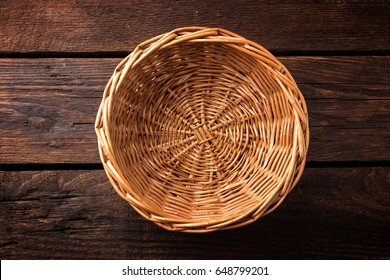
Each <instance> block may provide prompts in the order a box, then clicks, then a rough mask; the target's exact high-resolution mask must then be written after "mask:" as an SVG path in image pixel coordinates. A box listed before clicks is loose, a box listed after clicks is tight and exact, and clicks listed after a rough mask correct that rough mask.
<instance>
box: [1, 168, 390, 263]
mask: <svg viewBox="0 0 390 280" xmlns="http://www.w3.org/2000/svg"><path fill="white" fill-rule="evenodd" d="M389 173H390V168H388V167H387V168H384V167H379V168H307V169H306V170H305V174H304V176H303V178H302V179H301V181H300V183H299V184H298V185H297V189H296V190H295V191H294V192H292V193H291V194H290V195H289V197H288V198H287V200H286V201H285V203H283V205H282V206H281V207H280V208H278V209H277V210H276V212H274V213H273V214H270V215H268V216H266V217H264V218H263V219H262V220H261V221H258V222H256V223H254V224H251V225H249V226H246V227H243V228H239V229H235V230H229V231H221V232H214V233H210V234H186V233H175V232H169V231H166V230H164V229H161V228H159V227H158V226H156V225H154V224H153V223H150V222H149V221H146V220H144V219H143V218H142V217H140V216H139V215H138V214H137V213H136V212H135V211H134V210H132V209H131V208H130V207H129V206H128V205H127V204H126V202H124V201H122V200H121V199H120V198H119V197H118V195H116V193H115V192H114V191H113V190H112V189H111V187H110V185H109V183H108V182H107V179H106V175H105V173H104V171H102V170H99V171H96V170H87V171H86V170H67V171H23V172H21V171H16V172H1V173H0V179H1V181H2V184H3V186H2V193H1V196H0V209H1V211H2V213H4V212H5V213H7V215H3V217H2V220H1V222H2V223H3V224H4V225H5V226H4V227H2V228H1V229H0V234H1V236H2V238H3V240H2V242H1V243H0V252H2V255H3V257H4V258H67V259H68V258H71V259H72V258H77V259H84V258H93V259H94V258H98V259H100V258H113V259H116V258H121V259H122V258H123V259H133V258H135V259H143V258H146V259H172V258H174V259H176V258H177V259H198V258H201V259H215V258H217V259H225V258H228V259H240V258H244V259H247V258H256V259H263V258H266V259H270V258H287V259H290V258H314V259H317V258H329V256H330V255H332V257H334V258H360V257H362V256H364V257H367V258H372V257H374V258H386V257H388V253H389V247H390V239H389V238H388V237H389V232H390V216H389V215H388V214H389V211H390V205H389V200H390V191H389V188H388V184H389V183H390V174H389ZM386 184H387V185H386ZM15 186H17V188H16V187H15Z"/></svg>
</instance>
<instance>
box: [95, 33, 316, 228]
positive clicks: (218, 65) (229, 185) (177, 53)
mask: <svg viewBox="0 0 390 280" xmlns="http://www.w3.org/2000/svg"><path fill="white" fill-rule="evenodd" d="M96 133H97V135H98V142H99V151H100V156H101V159H102V162H103V165H104V169H105V171H106V173H107V175H108V178H109V179H110V181H111V183H112V185H113V187H114V188H115V190H116V191H117V192H118V194H119V195H120V196H121V197H122V198H123V199H125V200H126V201H127V202H128V203H130V204H131V205H132V206H133V207H134V209H135V210H137V211H138V212H139V213H140V214H141V215H142V216H143V217H145V218H146V219H148V220H151V221H153V222H155V223H156V224H158V225H159V226H161V227H163V228H165V229H169V230H176V231H186V232H208V231H214V230H221V229H229V228H235V227H240V226H243V225H246V224H249V223H252V222H253V221H255V220H256V219H258V218H259V217H261V216H264V215H267V214H268V213H270V212H272V211H273V210H274V209H275V208H276V207H278V205H280V203H281V202H282V201H283V200H284V198H285V197H286V195H287V194H288V193H289V192H290V191H291V189H292V188H293V187H294V186H295V185H296V183H297V181H298V180H299V178H300V177H301V174H302V172H303V169H304V165H305V161H306V153H307V148H308V143H309V130H308V117H307V109H306V104H305V101H304V98H303V96H302V94H301V92H300V91H299V89H298V88H297V85H296V83H295V82H294V79H293V78H292V76H291V75H290V73H289V72H288V70H287V69H286V68H285V67H284V66H283V65H282V64H281V63H280V62H279V61H278V60H277V59H276V58H275V57H274V56H273V55H272V54H270V53H269V52H268V51H267V50H266V49H264V48H263V47H261V46H259V45H258V44H256V43H254V42H251V41H249V40H247V39H245V38H243V37H241V36H238V35H236V34H234V33H232V32H230V31H227V30H224V29H220V28H203V27H185V28H179V29H176V30H173V31H171V32H169V33H166V34H162V35H160V36H157V37H155V38H152V39H150V40H147V41H145V42H143V43H142V44H140V45H139V46H137V47H136V49H135V50H134V51H133V52H132V53H131V54H130V55H129V56H128V57H127V58H125V59H124V60H123V61H122V62H121V63H120V64H119V65H118V66H117V67H116V69H115V71H114V74H113V76H112V77H111V79H110V81H109V82H108V84H107V87H106V89H105V92H104V95H103V100H102V103H101V106H100V109H99V112H98V115H97V119H96Z"/></svg>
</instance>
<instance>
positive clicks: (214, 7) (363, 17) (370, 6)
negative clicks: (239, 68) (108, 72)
mask: <svg viewBox="0 0 390 280" xmlns="http://www.w3.org/2000/svg"><path fill="white" fill-rule="evenodd" d="M389 11H390V4H389V1H381V0H369V1H363V0H359V1H315V2H313V1H309V0H306V1H300V2H299V5H297V3H296V1H291V0H287V1H279V0H278V1H277V0H267V1H255V0H246V1H240V3H239V4H237V1H233V0H227V1H226V0H218V1H214V2H213V4H210V3H209V2H208V1H184V0H180V1H169V2H166V1H163V2H161V1H160V2H159V1H116V0H106V1H100V0H89V1H66V2H64V1H56V0H50V1H46V0H35V1H22V0H18V1H15V0H6V1H1V2H0V15H1V16H0V26H1V27H2V28H1V29H0V38H2V39H1V40H2V43H1V45H0V52H8V53H19V52H32V53H34V52H117V51H120V52H128V51H129V50H132V49H134V47H135V46H136V45H137V44H139V43H141V42H143V41H144V40H146V39H149V38H151V37H153V36H156V35H158V34H161V33H164V32H167V31H170V30H172V29H174V28H177V27H182V26H189V25H202V26H217V27H223V28H226V29H229V30H232V31H234V32H236V33H239V34H241V35H242V36H245V37H247V38H248V39H251V40H254V41H256V42H257V43H260V44H262V45H264V46H265V47H266V48H269V49H270V50H273V51H279V52H283V51H287V52H291V51H298V52H303V51H343V50H354V51H362V50H370V51H371V50H374V51H384V50H389V46H390V20H389V18H390V17H389Z"/></svg>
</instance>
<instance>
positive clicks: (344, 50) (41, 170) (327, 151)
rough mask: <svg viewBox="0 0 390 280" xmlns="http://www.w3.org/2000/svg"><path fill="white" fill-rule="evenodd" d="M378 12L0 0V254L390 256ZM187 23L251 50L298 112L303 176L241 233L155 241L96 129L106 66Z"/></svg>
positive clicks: (389, 181)
mask: <svg viewBox="0 0 390 280" xmlns="http://www.w3.org/2000/svg"><path fill="white" fill-rule="evenodd" d="M141 2H143V3H141ZM389 3H390V2H389V1H363V0H357V1H300V4H299V5H298V4H296V3H295V1H279V0H278V1H276V0H275V1H272V0H269V1H261V2H260V1H240V2H238V1H231V0H228V1H216V3H211V2H210V3H209V2H208V1H182V0H180V1H175V2H174V1H172V2H166V1H160V2H158V1H114V0H104V1H100V0H90V1H54V0H50V1H47V0H45V1H44V0H35V1H19V0H17V1H15V0H12V1H11V0H5V1H4V0H3V1H1V2H0V170H1V171H0V258H1V259H36V258H40V259H41V258H50V259H58V258H61V259H85V258H90V259H172V258H177V259H215V258H218V259H241V258H245V259H252V258H257V259H263V258H265V259H297V258H304V259H308V258H309V259H311V258H314V259H323V258H325V259H329V258H337V259H344V258H357V259H360V258H387V259H388V258H390V172H389V171H390V165H389V162H390V94H389V90H390V76H389V69H390V52H389V51H390V4H389ZM188 25H203V26H218V27H223V28H226V29H229V30H232V31H234V32H236V33H238V34H241V35H243V36H245V37H247V38H248V39H251V40H254V41H256V42H258V43H260V44H262V45H263V46H265V47H266V48H268V49H269V50H271V51H272V52H273V53H274V54H275V55H276V56H277V57H278V58H279V59H280V60H281V61H282V62H283V63H284V64H285V65H286V66H287V68H288V69H290V70H291V73H292V75H293V76H294V77H295V78H296V81H297V83H298V85H299V87H300V89H301V90H302V92H303V94H304V96H305V98H306V100H307V105H308V109H309V114H310V130H311V140H310V141H311V142H310V148H309V154H308V163H307V168H306V170H305V172H304V175H303V177H302V179H301V181H300V183H299V184H298V185H297V186H296V188H295V189H294V190H293V191H292V193H291V194H290V195H289V196H288V198H287V199H286V200H285V202H284V203H283V205H282V206H281V207H280V208H278V209H277V210H276V211H275V212H274V213H272V214H271V215H269V216H267V217H264V218H262V219H261V220H259V221H257V222H255V223H253V224H251V225H249V226H246V227H243V228H239V229H235V230H230V231H221V232H214V233H210V234H184V233H175V232H168V231H165V230H163V229H160V228H159V227H157V226H155V225H154V224H153V223H151V222H148V221H146V220H144V219H143V218H141V217H140V216H139V215H138V214H137V213H136V212H135V211H134V210H133V209H132V208H131V207H130V206H129V205H127V204H126V203H125V202H124V201H122V200H121V199H120V198H119V197H118V195H117V194H116V193H115V192H114V190H113V189H112V188H111V186H110V184H109V182H108V179H107V177H106V175H105V173H104V171H103V169H102V165H101V164H100V160H99V156H98V149H97V142H96V136H95V133H94V120H95V115H96V112H97V109H98V105H99V103H100V100H101V96H102V92H103V89H104V86H105V84H106V82H107V81H108V79H109V77H110V75H111V74H112V72H113V69H114V67H115V66H116V64H117V63H118V62H119V61H120V60H121V59H122V58H123V57H125V56H126V55H127V54H128V53H129V52H131V50H132V49H133V48H134V47H135V46H136V45H137V44H138V43H140V42H142V41H144V40H145V39H147V38H150V37H152V36H155V35H158V34H160V33H163V32H167V31H169V30H171V29H174V28H176V27H180V26H188Z"/></svg>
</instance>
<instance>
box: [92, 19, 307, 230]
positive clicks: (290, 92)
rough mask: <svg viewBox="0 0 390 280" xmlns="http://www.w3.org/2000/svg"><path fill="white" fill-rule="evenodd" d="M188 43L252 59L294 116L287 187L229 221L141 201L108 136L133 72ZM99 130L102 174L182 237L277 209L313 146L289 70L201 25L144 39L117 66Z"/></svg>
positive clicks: (259, 48) (98, 122)
mask: <svg viewBox="0 0 390 280" xmlns="http://www.w3.org/2000/svg"><path fill="white" fill-rule="evenodd" d="M184 43H185V44H187V45H189V44H198V43H204V44H209V43H210V44H224V45H227V46H229V47H232V48H235V49H237V50H238V51H241V52H243V53H245V55H248V56H250V57H252V58H253V60H255V61H256V62H257V63H259V64H260V65H262V66H263V67H264V68H265V69H266V70H267V71H268V75H272V77H273V79H274V80H276V81H277V83H278V84H279V86H280V90H281V92H282V93H283V94H284V95H285V97H286V98H287V99H288V104H289V105H290V106H291V110H292V112H293V116H292V117H293V118H294V126H295V130H294V136H295V137H294V145H293V147H292V149H291V151H290V152H291V153H292V155H293V156H291V158H292V159H291V163H290V164H291V167H290V165H289V167H290V170H289V171H288V172H289V173H288V174H287V175H286V178H285V179H286V180H287V181H288V182H286V180H285V181H281V182H280V184H281V186H282V185H283V188H282V190H280V188H275V190H273V191H271V192H270V193H268V196H267V197H266V198H265V199H264V201H263V203H262V204H261V205H259V204H255V205H253V207H251V208H250V209H249V210H247V211H245V212H244V213H239V214H237V215H236V216H235V217H232V216H227V217H221V218H219V219H208V220H205V219H203V220H198V221H196V220H195V221H194V220H192V219H183V218H182V217H173V216H169V215H168V216H167V215H164V213H161V211H159V210H156V208H154V207H153V206H151V205H148V204H147V203H144V201H143V198H142V197H141V196H140V195H139V194H137V192H135V191H133V188H134V187H133V186H132V184H131V182H129V180H127V179H126V178H125V176H124V173H123V171H122V170H121V164H120V163H119V162H118V159H117V158H116V157H115V153H114V152H113V140H112V139H113V136H112V135H111V133H110V126H111V125H112V124H111V122H112V120H111V118H112V114H114V113H113V111H112V108H113V102H114V101H113V96H115V94H116V92H117V90H118V89H119V88H120V87H121V86H122V84H123V83H125V82H126V77H128V75H130V74H131V73H132V72H131V71H133V70H134V69H136V68H137V67H136V66H137V65H140V64H141V63H143V62H145V61H146V60H147V59H149V58H150V57H152V56H153V55H155V54H156V53H157V52H163V51H164V50H166V49H169V48H170V47H172V46H178V47H180V46H181V44H184ZM137 69H138V68H137ZM134 71H135V70H134ZM95 131H96V134H97V139H98V149H99V154H100V158H101V161H102V163H103V167H104V170H105V172H106V174H107V176H108V178H109V181H110V183H111V185H112V186H113V188H114V189H115V190H116V192H117V193H118V194H119V195H120V196H121V197H122V198H123V199H124V200H125V201H127V202H128V203H129V204H130V205H131V206H132V207H133V208H134V209H135V210H136V211H137V212H138V213H139V214H140V215H142V216H143V217H144V218H146V219H147V220H150V221H153V222H154V223H156V224H157V225H159V226H161V227H163V228H165V229H168V230H174V231H184V232H210V231H215V230H221V229H230V228H236V227H240V226H243V225H246V224H249V223H252V222H254V221H256V220H257V219H259V218H260V217H262V216H265V215H267V214H269V213H270V212H272V211H273V210H275V209H276V208H277V207H278V206H279V205H280V204H281V203H282V202H283V200H284V198H285V197H286V195H287V194H288V193H289V192H290V191H291V190H292V189H293V188H294V186H295V185H296V184H297V182H298V181H299V179H300V178H301V176H302V173H303V170H304V166H305V162H306V154H307V150H308V146H309V124H308V111H307V107H306V103H305V99H304V97H303V95H302V93H301V92H300V90H299V89H298V86H297V85H296V83H295V81H294V79H293V77H292V76H291V74H290V73H289V71H288V70H287V68H286V67H285V66H284V65H283V64H282V63H281V62H280V61H279V60H277V59H276V58H275V57H274V56H273V55H272V54H271V53H270V52H269V51H268V50H266V49H265V48H264V47H262V46H260V45H259V44H257V43H255V42H252V41H250V40H248V39H245V38H244V37H241V36H239V35H237V34H235V33H233V32H231V31H228V30H225V29H223V28H207V27H199V26H190V27H182V28H177V29H174V30H172V31H170V32H167V33H164V34H161V35H158V36H156V37H153V38H151V39H149V40H146V41H144V42H143V43H141V44H139V45H138V46H137V47H136V48H135V49H134V51H133V52H131V53H130V54H129V55H128V56H127V57H126V58H124V59H123V60H122V61H121V62H120V63H119V64H118V65H117V67H116V68H115V70H114V73H113V75H112V76H111V78H110V80H109V82H108V83H107V85H106V87H105V90H104V94H103V97H102V101H101V104H100V107H99V110H98V113H97V116H96V123H95Z"/></svg>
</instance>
